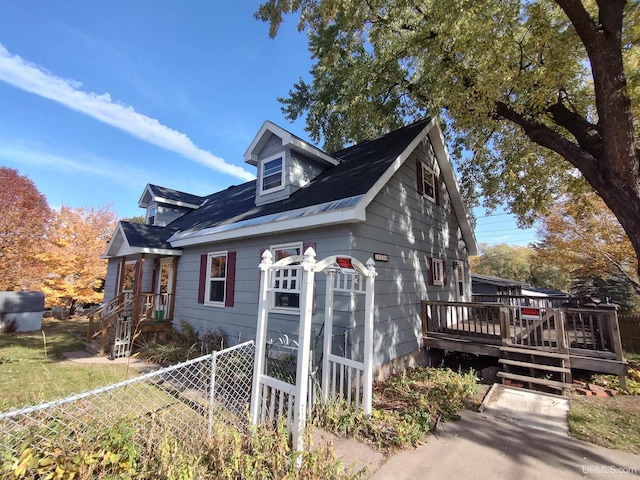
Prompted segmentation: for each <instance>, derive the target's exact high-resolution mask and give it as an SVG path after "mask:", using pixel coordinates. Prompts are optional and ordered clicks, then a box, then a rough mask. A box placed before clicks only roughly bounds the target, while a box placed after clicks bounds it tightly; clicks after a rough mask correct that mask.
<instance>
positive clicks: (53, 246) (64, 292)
mask: <svg viewBox="0 0 640 480" xmlns="http://www.w3.org/2000/svg"><path fill="white" fill-rule="evenodd" d="M116 223H117V217H116V215H115V213H114V212H112V211H111V210H110V207H109V206H104V207H100V208H98V209H93V208H92V209H89V210H85V209H84V208H70V207H66V206H62V208H60V211H59V212H57V214H56V215H55V217H54V219H53V220H52V222H51V226H50V229H49V238H48V240H49V248H48V250H47V252H46V255H45V258H46V263H47V266H48V271H49V272H51V273H49V275H48V276H47V278H46V279H45V281H44V292H45V295H46V298H47V303H48V304H49V305H63V306H66V307H68V308H69V310H70V311H69V313H70V314H71V315H73V313H74V310H75V306H76V304H78V303H80V304H82V303H98V302H100V301H101V300H102V287H103V283H104V277H105V275H106V271H107V261H106V260H103V259H101V258H100V255H101V254H103V253H104V252H105V251H106V247H107V244H108V242H109V238H110V237H111V235H112V234H113V230H114V228H115V226H116Z"/></svg>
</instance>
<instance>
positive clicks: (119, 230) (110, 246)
mask: <svg viewBox="0 0 640 480" xmlns="http://www.w3.org/2000/svg"><path fill="white" fill-rule="evenodd" d="M117 236H120V237H122V241H123V242H124V244H126V245H127V246H129V242H127V236H126V235H125V234H124V229H123V228H122V223H121V222H118V225H116V228H115V230H114V231H113V235H111V240H109V244H108V245H107V251H106V252H105V253H104V255H105V256H106V257H105V258H109V257H114V256H116V255H115V252H112V251H111V250H112V249H114V241H115V240H116V237H117ZM101 258H102V257H101Z"/></svg>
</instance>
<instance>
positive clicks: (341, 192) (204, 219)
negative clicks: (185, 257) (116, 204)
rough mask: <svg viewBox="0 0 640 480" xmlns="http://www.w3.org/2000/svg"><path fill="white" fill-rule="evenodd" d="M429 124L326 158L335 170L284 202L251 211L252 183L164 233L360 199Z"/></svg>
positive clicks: (211, 200) (218, 196) (217, 196)
mask: <svg viewBox="0 0 640 480" xmlns="http://www.w3.org/2000/svg"><path fill="white" fill-rule="evenodd" d="M429 120H430V119H425V120H421V121H418V122H415V123H413V124H411V125H407V126H406V127H403V128H400V129H398V130H395V131H393V132H391V133H388V134H386V135H383V136H381V137H378V138H376V139H373V140H368V141H366V142H362V143H359V144H357V145H353V146H351V147H348V148H345V149H342V150H338V151H337V152H334V153H332V154H331V156H332V157H334V158H337V159H338V160H340V164H339V165H336V166H334V167H329V168H328V169H326V170H325V171H324V172H322V173H320V175H318V176H317V177H316V178H314V179H313V180H312V181H311V182H309V184H307V185H306V186H304V187H303V188H301V189H299V190H297V191H296V192H294V193H293V194H292V195H291V196H290V197H289V198H288V199H286V200H281V201H278V202H274V203H269V204H266V205H261V206H256V205H255V195H256V181H255V180H253V181H251V182H247V183H244V184H242V185H238V186H233V187H229V188H228V189H226V190H223V191H221V192H217V193H214V194H212V195H209V196H208V197H206V200H207V201H206V203H205V204H204V205H203V206H201V207H200V208H198V209H197V210H194V211H192V212H189V213H187V214H185V215H183V216H182V217H180V218H178V219H176V220H175V221H173V222H172V223H171V224H170V227H171V228H173V229H174V230H177V231H187V230H190V231H193V230H202V229H205V228H210V227H215V226H218V225H224V224H230V223H235V222H238V221H241V220H248V219H252V218H257V217H262V216H265V215H270V214H275V213H280V212H286V211H289V210H296V209H299V208H305V207H310V206H312V205H318V204H322V203H326V202H331V201H335V200H340V199H343V198H349V197H353V196H356V195H362V194H365V193H367V192H368V191H369V189H371V187H373V185H374V184H375V183H376V181H378V179H379V178H380V177H381V176H382V175H383V174H384V172H386V171H387V169H388V168H389V167H390V166H391V164H392V163H393V162H394V160H395V159H396V158H398V156H399V155H400V154H401V153H402V152H403V151H404V150H405V149H406V148H407V147H408V146H409V144H410V143H411V141H412V140H413V139H414V138H416V136H417V135H418V134H419V133H420V132H421V131H422V129H423V128H424V127H425V126H426V125H427V123H428V122H429Z"/></svg>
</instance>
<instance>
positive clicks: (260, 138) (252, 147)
mask: <svg viewBox="0 0 640 480" xmlns="http://www.w3.org/2000/svg"><path fill="white" fill-rule="evenodd" d="M267 132H269V133H273V134H274V135H276V136H278V137H280V138H281V139H282V143H283V144H284V143H285V141H286V143H290V142H291V134H290V133H289V132H287V131H286V130H285V129H284V128H282V127H279V126H278V125H276V124H275V123H273V122H272V121H270V120H265V121H264V123H263V124H262V126H261V127H260V130H258V134H257V135H256V136H255V137H254V138H253V140H252V141H251V143H250V144H249V148H247V150H246V151H245V152H244V161H245V163H248V164H250V165H253V166H257V165H258V154H257V152H256V150H261V149H262V147H263V146H264V142H265V138H266V135H267Z"/></svg>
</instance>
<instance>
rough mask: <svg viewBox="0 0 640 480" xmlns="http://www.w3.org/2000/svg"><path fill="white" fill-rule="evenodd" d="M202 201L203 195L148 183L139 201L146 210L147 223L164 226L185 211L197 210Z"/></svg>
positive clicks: (140, 205) (139, 204)
mask: <svg viewBox="0 0 640 480" xmlns="http://www.w3.org/2000/svg"><path fill="white" fill-rule="evenodd" d="M202 202H204V198H203V197H199V196H197V195H192V194H190V193H185V192H179V191H178V190H173V189H170V188H165V187H159V186H157V185H151V184H148V185H147V186H146V188H145V189H144V192H143V193H142V196H141V197H140V200H139V201H138V206H139V207H140V208H144V209H145V210H146V213H145V223H146V224H147V225H156V226H159V227H164V226H167V225H168V224H169V223H171V222H173V221H174V220H175V219H176V218H179V217H181V216H182V215H184V214H185V213H188V212H191V211H193V210H195V209H196V208H198V207H199V206H200V205H202Z"/></svg>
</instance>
